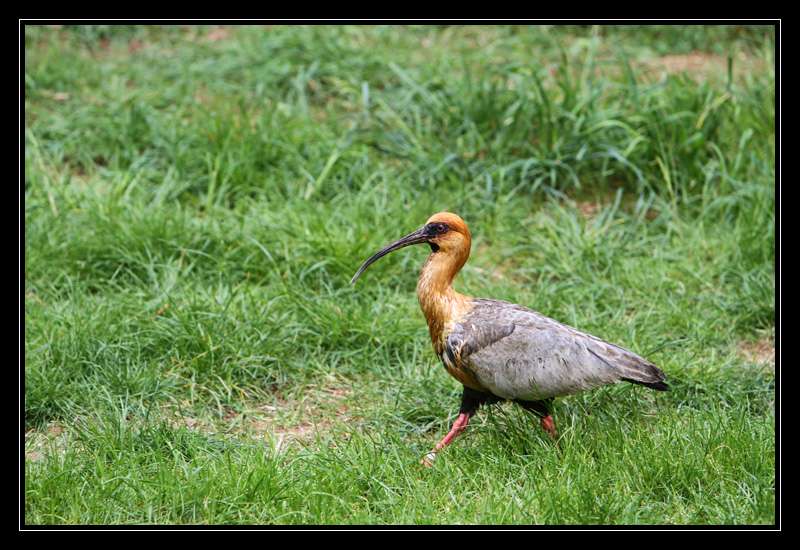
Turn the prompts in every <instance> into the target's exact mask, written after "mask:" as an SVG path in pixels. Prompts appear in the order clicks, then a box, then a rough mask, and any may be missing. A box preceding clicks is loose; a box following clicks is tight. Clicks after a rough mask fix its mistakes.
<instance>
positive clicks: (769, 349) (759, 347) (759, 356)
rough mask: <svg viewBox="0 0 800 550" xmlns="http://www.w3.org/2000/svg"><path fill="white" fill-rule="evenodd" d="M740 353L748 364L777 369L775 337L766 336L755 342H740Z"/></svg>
mask: <svg viewBox="0 0 800 550" xmlns="http://www.w3.org/2000/svg"><path fill="white" fill-rule="evenodd" d="M738 351H739V355H740V356H741V357H742V358H744V359H745V360H746V361H747V362H748V363H753V364H756V365H761V366H767V367H771V368H774V367H775V336H774V335H766V336H763V337H761V338H759V339H758V340H755V341H749V342H740V343H739V345H738Z"/></svg>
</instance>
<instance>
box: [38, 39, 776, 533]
mask: <svg viewBox="0 0 800 550" xmlns="http://www.w3.org/2000/svg"><path fill="white" fill-rule="evenodd" d="M24 36H25V141H24V145H25V150H24V160H25V188H24V193H25V195H24V208H25V427H26V434H25V454H26V458H25V483H24V487H25V509H24V512H25V522H26V523H27V524H102V523H114V524H120V523H123V524H132V523H137V524H138V523H153V524H155V523H158V524H165V523H169V524H171V523H175V524H183V523H189V524H254V523H258V524H379V523H389V524H490V523H503V524H728V525H732V524H773V523H774V522H775V463H774V458H775V405H774V398H775V388H774V382H775V376H774V368H773V367H772V364H771V363H770V362H769V361H766V362H762V361H759V360H756V359H754V358H753V356H752V355H748V354H743V353H742V351H741V350H742V346H743V345H744V344H747V343H752V342H758V343H759V344H758V346H755V347H756V348H758V349H762V348H764V347H766V348H767V349H770V348H772V346H773V345H774V344H773V340H774V317H775V309H774V306H775V294H774V287H775V273H774V265H775V264H774V261H775V220H774V205H775V196H774V195H775V183H774V181H775V180H774V178H775V165H774V158H775V110H774V101H775V79H774V68H773V67H774V31H773V30H772V28H771V27H757V28H756V27H722V26H720V27H709V26H703V27H700V26H695V27H691V26H687V27H649V28H648V27H637V28H630V27H618V28H606V27H524V28H523V27H481V26H478V27H462V26H444V27H408V28H404V27H291V26H287V27H282V26H275V27H269V28H262V27H255V26H253V27H235V28H222V29H219V28H216V27H149V28H147V27H102V26H100V27H70V26H65V27H63V28H51V27H46V26H26V28H25V32H24ZM688 54H691V55H693V56H694V57H695V58H697V59H699V60H700V66H699V67H698V66H697V65H696V64H695V65H692V66H691V67H688V68H686V67H684V69H685V70H684V69H681V68H680V67H676V63H677V64H678V65H680V62H681V60H684V59H686V57H681V56H687V55H688ZM665 56H669V61H670V64H669V66H666V65H661V64H660V63H661V61H662V60H663V59H665V58H666V57H665ZM445 209H446V210H451V211H455V212H458V213H459V214H461V215H462V217H464V218H465V219H466V220H467V222H468V223H469V224H470V227H471V229H472V232H473V235H474V241H475V242H474V244H473V254H472V258H471V259H470V262H469V263H468V264H467V266H466V267H465V269H464V271H463V272H462V274H461V275H460V277H459V279H458V281H457V287H458V288H459V289H460V290H462V291H464V292H466V293H469V294H471V295H475V296H483V297H493V298H499V299H507V300H510V301H514V302H517V303H522V304H525V305H528V306H530V307H533V308H535V309H537V310H538V311H541V312H543V313H545V314H547V315H549V316H551V317H554V318H557V319H559V320H562V321H563V322H566V323H568V324H571V325H573V326H577V327H579V328H581V329H583V330H586V331H589V332H591V333H593V334H596V335H598V336H601V337H603V338H605V339H608V340H610V341H613V342H617V343H619V344H621V345H624V346H626V347H630V348H631V349H633V350H635V351H637V352H639V353H642V354H644V355H646V356H647V357H648V358H650V359H651V360H653V361H654V362H655V363H656V364H658V365H659V366H661V367H662V368H663V369H664V370H665V371H666V372H667V373H668V375H669V378H670V381H671V385H672V391H671V392H668V393H659V394H655V393H653V392H650V391H648V390H647V389H645V388H640V387H634V386H631V385H619V386H614V387H608V388H602V389H599V390H596V391H594V392H590V393H585V394H581V395H577V396H573V397H569V398H564V399H561V400H558V401H557V404H556V409H555V419H556V423H557V425H558V427H559V429H560V432H561V433H562V439H561V442H560V449H557V448H555V447H554V446H553V445H552V444H551V443H550V442H549V441H548V439H547V438H546V437H545V436H544V435H543V434H542V432H541V430H539V429H538V427H537V425H536V422H535V421H534V419H533V418H532V417H530V416H527V415H526V413H524V411H521V410H517V409H516V408H514V407H511V406H507V405H504V406H496V407H493V408H489V409H487V410H482V411H481V412H480V413H479V415H478V416H477V417H476V419H475V421H474V422H473V424H472V425H471V427H470V430H469V432H468V434H467V435H465V436H463V437H461V438H460V439H459V440H457V442H456V443H455V444H454V445H452V446H451V447H450V448H449V449H448V450H447V452H445V453H443V454H442V455H441V456H440V457H439V459H438V460H437V463H436V465H435V467H434V468H431V469H424V468H421V467H420V466H419V465H418V461H419V459H420V457H421V456H422V455H423V454H424V453H425V452H426V451H428V450H429V449H430V448H431V446H432V445H433V444H434V443H435V442H436V441H437V440H438V439H439V438H440V437H441V436H442V435H443V434H444V433H445V432H446V430H447V429H448V427H449V423H450V422H451V421H452V420H453V418H454V417H455V414H456V412H457V408H458V399H459V395H460V391H459V386H458V383H457V382H456V381H455V380H453V379H451V378H449V377H448V375H447V373H446V372H445V371H444V369H443V368H442V367H441V365H439V364H438V363H437V361H436V359H435V356H434V354H433V352H432V350H431V349H430V342H429V340H428V337H427V329H426V327H425V324H424V320H423V317H422V314H421V313H420V312H419V310H418V306H417V303H416V297H415V295H414V285H415V281H416V274H417V270H418V268H419V266H420V264H421V263H422V261H423V259H424V257H425V254H426V252H424V251H423V250H422V249H421V248H415V249H408V250H405V251H403V252H400V253H397V254H395V255H392V256H391V257H389V258H387V259H385V260H383V261H382V262H379V263H378V264H376V265H375V266H374V267H373V268H372V269H371V270H370V271H369V273H367V274H366V275H365V276H364V277H363V278H362V280H361V281H360V282H359V284H358V286H357V287H355V288H354V287H351V286H349V284H348V282H349V279H350V277H351V276H352V274H353V273H354V271H355V270H356V268H357V267H358V265H359V264H360V262H361V261H362V260H363V259H365V258H366V257H367V256H368V255H369V254H371V253H372V252H374V251H375V250H377V248H378V247H379V246H381V245H383V244H385V243H386V242H388V241H390V240H392V239H394V238H396V237H398V236H400V235H402V234H405V233H407V232H409V231H411V230H412V229H414V228H416V227H417V226H419V225H420V224H421V223H422V222H423V221H424V220H425V219H426V218H427V217H428V216H429V215H430V214H431V213H433V212H435V211H438V210H445ZM751 347H753V346H751Z"/></svg>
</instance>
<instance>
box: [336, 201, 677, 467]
mask: <svg viewBox="0 0 800 550" xmlns="http://www.w3.org/2000/svg"><path fill="white" fill-rule="evenodd" d="M416 244H428V245H429V246H430V249H431V253H430V255H429V256H428V258H427V260H426V261H425V263H424V264H423V266H422V270H421V271H420V274H419V279H418V282H417V298H418V299H419V305H420V308H421V309H422V312H423V314H424V315H425V319H426V321H427V324H428V331H429V333H430V338H431V343H432V344H433V349H434V351H435V352H436V355H437V356H438V357H439V359H440V360H441V362H442V364H443V365H444V367H445V369H446V370H447V372H448V373H449V374H450V375H451V376H452V377H453V378H455V379H456V380H457V381H458V382H460V383H461V384H462V386H463V392H462V395H461V406H460V408H459V414H458V417H457V418H456V420H455V422H453V425H452V428H451V429H450V431H449V432H448V433H447V435H445V436H444V438H443V439H442V440H441V441H439V442H438V443H437V444H436V446H435V447H434V449H433V450H432V451H431V452H429V453H427V454H426V455H425V456H424V457H423V459H422V463H423V464H424V465H427V466H431V465H432V464H433V460H434V459H435V458H436V456H437V453H439V452H440V451H441V450H442V449H444V448H445V447H447V446H448V445H449V444H450V443H452V442H453V440H454V439H455V438H456V437H457V436H458V435H460V434H461V433H463V432H464V430H465V429H466V428H467V425H468V424H469V421H470V418H472V416H474V415H475V413H476V412H477V411H478V409H479V408H480V407H481V406H482V405H490V404H493V403H498V402H504V401H512V402H514V403H517V404H519V405H520V406H522V407H523V408H524V409H525V410H527V411H529V412H531V413H533V414H534V415H535V416H536V417H538V419H539V420H540V423H541V427H542V429H543V430H544V431H545V432H546V433H547V434H548V435H549V437H550V438H552V440H553V441H557V440H558V432H557V430H556V426H555V422H554V420H553V417H552V414H551V409H552V404H553V400H554V399H555V398H557V397H563V396H567V395H571V394H575V393H578V392H581V391H586V390H591V389H594V388H597V387H600V386H605V385H608V384H614V383H617V382H620V381H625V382H631V383H634V384H640V385H642V386H645V387H648V388H651V389H653V390H657V391H667V390H668V389H669V386H668V384H667V383H666V379H667V378H666V375H665V374H664V372H663V371H662V370H661V369H659V368H658V367H657V366H656V365H654V364H653V363H651V362H650V361H648V360H647V359H644V358H643V357H641V356H639V355H637V354H635V353H634V352H632V351H630V350H628V349H625V348H623V347H621V346H618V345H615V344H611V343H609V342H606V341H604V340H602V339H600V338H598V337H596V336H592V335H591V334H588V333H586V332H582V331H580V330H578V329H576V328H573V327H571V326H568V325H565V324H563V323H560V322H558V321H556V320H554V319H551V318H549V317H546V316H544V315H542V314H541V313H538V312H537V311H534V310H532V309H529V308H527V307H524V306H521V305H517V304H513V303H510V302H506V301H502V300H491V299H484V298H473V297H470V296H467V295H464V294H461V293H459V292H457V291H456V290H455V289H454V288H453V280H454V279H455V277H456V275H458V273H459V271H461V268H462V267H464V264H466V262H467V259H468V258H469V255H470V249H471V246H472V235H471V233H470V231H469V228H468V227H467V224H466V222H464V220H463V219H461V217H460V216H458V215H457V214H453V213H451V212H438V213H436V214H434V215H432V216H431V217H430V218H428V220H427V221H426V222H425V224H424V225H423V226H422V227H421V228H419V229H417V230H415V231H413V232H411V233H409V234H408V235H406V236H404V237H402V238H400V239H398V240H396V241H394V242H392V243H390V244H388V245H386V246H385V247H383V248H382V249H380V250H379V251H378V252H376V253H375V254H373V255H372V256H370V257H369V258H368V259H367V260H365V261H364V263H363V264H362V265H361V267H359V269H358V271H357V272H356V273H355V275H353V278H352V279H351V280H350V283H351V285H354V284H355V283H356V281H357V280H358V279H359V277H361V275H362V274H363V273H364V271H365V270H366V269H367V268H368V267H369V266H370V265H372V264H373V263H374V262H376V261H377V260H379V259H381V258H383V257H384V256H386V255H387V254H389V253H391V252H394V251H396V250H400V249H401V248H405V247H407V246H411V245H416Z"/></svg>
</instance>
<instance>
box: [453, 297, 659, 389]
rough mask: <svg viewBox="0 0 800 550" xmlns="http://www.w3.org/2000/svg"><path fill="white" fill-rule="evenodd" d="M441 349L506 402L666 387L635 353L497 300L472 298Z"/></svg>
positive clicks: (538, 314) (657, 373)
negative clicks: (620, 386) (616, 386)
mask: <svg viewBox="0 0 800 550" xmlns="http://www.w3.org/2000/svg"><path fill="white" fill-rule="evenodd" d="M445 351H446V354H447V355H448V357H447V359H449V360H451V361H454V362H455V361H459V362H460V363H461V364H462V365H463V366H464V367H465V368H467V369H468V370H469V371H470V372H472V374H473V375H474V376H475V378H476V379H477V380H478V381H479V382H480V383H481V384H482V385H483V386H484V387H485V388H487V389H488V390H490V391H491V392H492V393H494V394H495V395H497V396H499V397H503V398H506V399H523V400H541V399H547V398H549V397H556V396H559V395H569V394H572V393H576V392H579V391H582V390H587V389H591V388H595V387H598V386H602V385H605V384H611V383H614V382H618V381H620V380H628V381H631V382H637V383H641V384H645V385H649V386H650V387H654V388H656V389H666V386H665V385H664V384H663V380H664V378H665V377H664V373H663V372H661V371H660V370H659V369H658V368H657V367H655V365H652V364H651V363H649V362H648V361H647V360H645V359H643V358H642V357H639V356H638V355H636V354H635V353H633V352H631V351H628V350H626V349H624V348H621V347H619V346H615V345H614V344H610V343H608V342H605V341H603V340H601V339H599V338H596V337H594V336H591V335H589V334H586V333H583V332H580V331H578V330H576V329H574V328H572V327H569V326H567V325H564V324H562V323H559V322H558V321H555V320H553V319H550V318H548V317H545V316H544V315H541V314H540V313H537V312H535V311H533V310H530V309H528V308H524V307H522V306H518V305H515V304H510V303H508V302H501V301H498V300H474V302H473V309H472V310H471V311H470V313H469V314H468V315H467V317H466V318H465V319H464V320H463V321H462V322H461V323H459V324H458V325H456V327H454V330H453V331H452V332H451V334H450V336H449V337H448V339H447V345H446V347H445ZM660 386H664V388H661V387H660Z"/></svg>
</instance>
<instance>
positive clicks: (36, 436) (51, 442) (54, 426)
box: [25, 422, 67, 462]
mask: <svg viewBox="0 0 800 550" xmlns="http://www.w3.org/2000/svg"><path fill="white" fill-rule="evenodd" d="M66 448H67V434H66V431H65V430H64V426H63V425H61V424H60V423H58V422H51V423H50V424H48V425H47V426H46V427H45V428H44V429H41V430H29V431H28V432H26V433H25V460H30V461H31V462H40V461H41V460H43V459H44V458H45V456H47V455H48V454H50V453H51V452H53V451H56V452H59V453H60V452H63V451H64V450H65V449H66Z"/></svg>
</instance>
